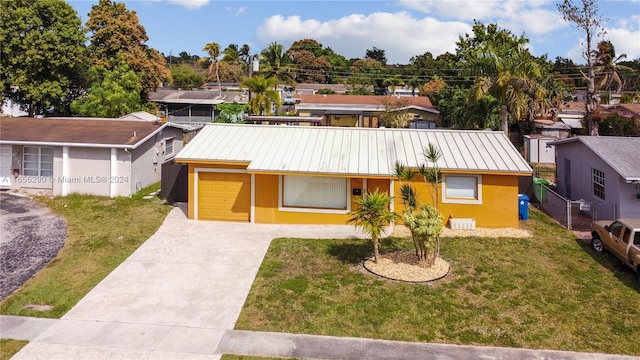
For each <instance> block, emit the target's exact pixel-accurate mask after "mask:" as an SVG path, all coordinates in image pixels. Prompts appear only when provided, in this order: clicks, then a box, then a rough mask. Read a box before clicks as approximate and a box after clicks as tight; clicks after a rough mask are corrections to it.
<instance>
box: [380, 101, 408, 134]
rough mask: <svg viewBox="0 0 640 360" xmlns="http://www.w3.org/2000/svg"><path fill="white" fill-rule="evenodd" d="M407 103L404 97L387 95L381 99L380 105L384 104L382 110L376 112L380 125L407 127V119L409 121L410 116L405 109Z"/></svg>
mask: <svg viewBox="0 0 640 360" xmlns="http://www.w3.org/2000/svg"><path fill="white" fill-rule="evenodd" d="M408 103H409V102H408V101H407V100H406V99H402V98H400V99H396V98H395V97H387V98H384V99H382V101H381V105H382V106H384V110H383V111H381V112H379V113H378V114H377V115H378V119H379V120H380V126H384V127H387V128H406V127H409V121H411V118H412V117H411V114H410V113H409V112H408V111H407V110H406V106H407V104H408Z"/></svg>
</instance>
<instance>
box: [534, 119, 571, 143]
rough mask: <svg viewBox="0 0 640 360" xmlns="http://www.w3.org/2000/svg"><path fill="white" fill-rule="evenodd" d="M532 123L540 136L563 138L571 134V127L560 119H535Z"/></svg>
mask: <svg viewBox="0 0 640 360" xmlns="http://www.w3.org/2000/svg"><path fill="white" fill-rule="evenodd" d="M533 124H534V126H535V127H536V132H537V133H538V134H540V135H542V136H546V137H551V138H556V139H565V138H568V137H569V135H570V134H571V127H570V126H569V125H567V124H565V123H564V122H562V121H553V120H545V119H536V120H534V122H533Z"/></svg>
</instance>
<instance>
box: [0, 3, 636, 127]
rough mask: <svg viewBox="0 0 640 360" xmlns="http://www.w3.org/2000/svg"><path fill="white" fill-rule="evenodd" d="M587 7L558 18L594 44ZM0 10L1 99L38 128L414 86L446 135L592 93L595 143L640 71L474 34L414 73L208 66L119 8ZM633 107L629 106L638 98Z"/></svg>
mask: <svg viewBox="0 0 640 360" xmlns="http://www.w3.org/2000/svg"><path fill="white" fill-rule="evenodd" d="M579 2H580V3H581V4H579V5H580V6H575V5H574V3H573V1H571V0H565V1H564V2H563V3H561V4H559V6H558V10H559V11H560V12H561V13H562V14H563V15H564V16H565V18H566V19H567V20H569V21H570V22H572V23H573V24H575V25H576V27H578V28H580V29H584V30H585V31H586V32H587V34H588V37H589V36H591V37H595V34H596V33H597V31H598V30H599V29H600V28H599V23H598V22H597V21H594V20H598V19H599V17H598V14H597V3H596V2H595V0H579ZM0 4H1V5H2V6H1V7H0V20H1V24H2V25H1V27H0V41H2V43H3V44H6V45H5V46H3V47H2V48H1V49H0V66H1V67H2V68H1V73H2V74H3V76H2V78H0V89H1V90H2V94H1V96H2V98H7V99H10V100H12V101H13V102H14V103H18V104H20V105H21V106H22V107H23V109H24V110H25V111H27V112H28V113H29V114H30V115H32V116H33V115H35V114H43V113H45V112H53V113H56V114H62V115H72V114H73V115H84V116H104V117H115V116H121V115H122V114H126V113H127V112H131V111H138V110H147V111H153V110H154V109H155V107H154V105H153V103H152V102H151V101H150V100H149V93H151V92H153V91H155V90H156V89H157V88H158V86H160V85H165V86H169V87H172V88H183V89H188V88H199V87H201V86H202V85H203V84H204V83H205V82H212V83H214V84H216V85H214V88H217V89H218V90H219V91H221V90H222V86H221V83H226V82H234V83H241V84H244V86H245V87H248V88H250V90H251V88H252V87H257V88H260V89H261V88H264V89H265V90H269V89H270V88H271V87H272V86H277V85H278V84H289V85H290V86H292V87H295V86H296V84H298V83H320V84H346V85H350V86H349V88H350V90H349V93H352V94H378V95H381V94H389V93H394V92H395V90H396V88H397V87H399V86H406V87H408V88H410V89H411V90H412V92H413V93H414V94H416V95H428V96H429V97H430V99H431V100H432V103H433V104H434V106H435V107H436V108H437V109H438V110H439V111H440V112H441V115H442V118H443V125H444V126H450V127H453V128H463V129H484V128H491V129H496V130H497V129H502V130H505V131H506V130H507V129H508V127H509V126H510V125H511V124H513V123H515V122H516V121H518V120H531V121H529V123H530V124H532V120H533V117H534V116H536V115H537V114H546V115H547V116H549V117H554V116H555V115H556V111H557V109H558V107H559V105H560V103H561V102H562V101H563V100H568V98H567V94H569V93H570V92H571V91H572V90H573V89H586V91H587V92H588V93H589V95H588V96H587V98H588V99H591V100H588V106H591V109H589V108H588V109H589V110H590V112H589V113H588V120H587V123H588V124H587V125H589V128H590V129H593V127H594V126H595V128H596V131H597V128H598V126H597V125H594V124H593V123H589V122H594V121H596V122H597V121H598V119H597V116H596V117H594V116H592V115H594V114H595V110H596V109H595V108H593V99H595V96H596V92H597V91H598V90H606V91H608V92H620V91H623V90H625V91H632V92H633V91H640V76H638V70H640V60H639V59H636V60H633V61H626V59H625V55H624V54H623V55H617V54H616V53H615V49H614V46H613V44H612V43H611V42H609V41H606V40H603V41H601V42H600V43H598V46H597V48H596V49H591V48H590V47H589V48H587V49H585V60H586V62H587V63H586V65H583V64H575V63H574V62H573V61H572V60H570V59H564V58H560V57H558V58H556V59H554V60H550V59H547V56H546V55H544V56H540V57H535V56H533V55H532V54H530V52H529V50H528V48H527V44H528V42H529V40H528V39H527V38H526V37H525V35H524V34H523V35H515V34H513V33H512V32H511V31H509V30H508V29H503V28H500V27H499V26H498V25H497V24H488V25H485V24H483V23H481V22H475V23H474V26H473V28H472V33H471V34H465V35H464V36H460V37H459V39H458V41H457V42H456V50H455V52H454V53H445V54H440V55H437V56H434V55H433V54H431V53H430V52H425V53H424V54H420V55H416V56H413V57H411V59H410V61H409V63H408V64H388V63H387V58H386V53H385V50H384V49H379V48H376V47H373V48H371V49H368V50H366V53H365V54H364V56H363V58H352V59H347V58H345V57H344V56H342V55H340V54H337V53H336V52H335V51H333V50H332V49H331V48H330V47H326V46H323V45H322V44H321V43H319V42H318V41H316V40H313V39H301V40H298V41H295V42H293V43H292V44H291V46H290V47H289V48H285V47H284V46H283V45H282V44H279V43H277V42H272V43H271V44H269V45H268V46H267V47H266V48H265V49H262V50H260V51H259V52H255V53H254V52H253V51H252V49H250V47H249V46H248V45H247V44H243V45H241V46H240V45H238V44H228V45H227V46H226V47H225V48H222V47H221V46H220V44H218V43H216V42H210V43H207V44H203V50H202V51H203V53H205V54H206V55H205V56H203V57H200V56H199V55H196V54H190V53H188V52H186V51H183V52H180V53H179V54H178V55H177V56H173V54H169V55H168V56H165V55H164V54H161V53H160V52H158V51H157V50H155V49H153V48H151V47H149V46H148V45H146V42H147V41H148V37H147V34H146V31H145V29H144V27H143V26H142V25H141V24H140V23H139V20H138V17H137V15H136V13H135V11H130V10H127V9H126V7H125V5H124V4H122V3H117V2H114V1H112V0H100V1H99V3H98V4H96V5H94V6H92V9H91V11H90V13H89V20H88V21H87V23H86V24H85V25H84V26H83V24H82V23H81V20H80V18H79V17H78V15H77V14H76V12H75V10H73V8H72V7H71V6H70V5H69V4H67V3H66V2H64V1H63V0H0ZM582 5H585V6H584V7H583V6H582ZM581 9H588V10H590V12H587V13H584V12H583V13H581V12H580V10H581ZM594 24H595V26H594ZM587 25H588V26H587ZM87 34H88V35H87ZM87 40H88V43H87ZM589 46H590V45H589ZM255 61H259V64H260V66H259V70H258V72H257V73H254V72H253V71H252V62H255ZM252 75H255V77H257V78H258V79H252ZM321 92H323V93H330V92H331V90H329V89H324V90H322V91H321ZM260 95H264V96H263V97H260V96H258V97H259V99H258V100H254V101H253V103H254V104H250V105H251V109H252V110H251V111H252V112H253V113H260V112H261V111H264V110H265V109H266V108H267V109H268V108H269V106H268V101H270V100H272V99H271V98H272V97H273V96H274V94H273V93H266V92H262V93H261V94H260ZM626 100H627V101H633V96H631V98H630V99H629V98H627V99H626ZM592 118H593V119H592ZM592 133H593V131H592Z"/></svg>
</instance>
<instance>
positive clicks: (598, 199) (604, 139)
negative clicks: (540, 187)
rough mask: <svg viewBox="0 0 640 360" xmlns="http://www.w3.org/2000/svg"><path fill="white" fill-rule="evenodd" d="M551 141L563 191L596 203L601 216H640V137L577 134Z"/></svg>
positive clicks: (558, 182) (559, 186) (558, 179)
mask: <svg viewBox="0 0 640 360" xmlns="http://www.w3.org/2000/svg"><path fill="white" fill-rule="evenodd" d="M550 145H555V147H556V179H557V186H558V192H559V193H560V195H562V196H564V197H566V198H568V199H571V200H580V199H582V200H585V201H587V202H589V203H591V204H593V206H594V207H595V209H592V211H594V210H595V211H597V217H598V219H614V218H620V217H627V218H640V138H637V137H614V136H577V137H572V138H568V139H563V140H558V141H555V142H552V143H550Z"/></svg>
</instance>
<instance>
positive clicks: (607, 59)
mask: <svg viewBox="0 0 640 360" xmlns="http://www.w3.org/2000/svg"><path fill="white" fill-rule="evenodd" d="M595 58H596V69H595V72H596V74H601V75H602V80H601V81H600V87H606V88H607V89H608V90H609V98H611V85H612V83H614V82H615V83H616V85H617V86H616V94H618V93H620V91H622V85H624V81H623V79H622V78H621V77H620V73H619V70H631V71H633V69H632V68H630V67H628V66H624V65H620V64H618V62H620V61H621V60H623V59H626V58H627V55H626V54H621V55H620V56H618V57H616V50H615V48H614V47H613V44H612V43H611V41H609V40H603V41H600V42H599V43H598V51H597V52H596V54H595Z"/></svg>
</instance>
